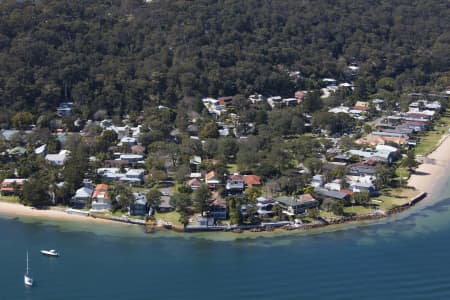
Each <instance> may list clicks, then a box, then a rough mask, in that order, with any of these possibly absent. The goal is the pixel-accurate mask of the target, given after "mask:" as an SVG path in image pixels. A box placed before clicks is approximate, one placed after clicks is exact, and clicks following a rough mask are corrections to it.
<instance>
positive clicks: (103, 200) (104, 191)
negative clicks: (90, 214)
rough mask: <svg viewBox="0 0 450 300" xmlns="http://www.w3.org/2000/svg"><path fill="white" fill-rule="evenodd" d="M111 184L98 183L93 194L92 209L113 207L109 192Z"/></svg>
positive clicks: (100, 209)
mask: <svg viewBox="0 0 450 300" xmlns="http://www.w3.org/2000/svg"><path fill="white" fill-rule="evenodd" d="M108 189H109V185H107V184H97V185H96V186H95V190H94V193H93V194H92V208H91V211H98V212H102V211H108V210H109V209H111V198H110V196H109V194H108Z"/></svg>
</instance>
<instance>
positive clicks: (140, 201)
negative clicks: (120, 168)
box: [130, 193, 148, 216]
mask: <svg viewBox="0 0 450 300" xmlns="http://www.w3.org/2000/svg"><path fill="white" fill-rule="evenodd" d="M133 196H134V201H132V203H131V204H130V215H132V216H145V215H147V211H148V205H147V197H146V196H145V195H144V194H141V193H133Z"/></svg>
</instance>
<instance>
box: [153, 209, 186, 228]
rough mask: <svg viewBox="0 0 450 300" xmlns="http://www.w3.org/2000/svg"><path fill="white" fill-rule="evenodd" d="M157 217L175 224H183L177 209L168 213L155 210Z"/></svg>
mask: <svg viewBox="0 0 450 300" xmlns="http://www.w3.org/2000/svg"><path fill="white" fill-rule="evenodd" d="M155 218H156V219H157V220H163V221H166V222H170V223H172V224H173V225H175V226H183V224H181V223H180V221H179V220H180V214H179V213H177V212H176V211H171V212H166V213H159V212H155Z"/></svg>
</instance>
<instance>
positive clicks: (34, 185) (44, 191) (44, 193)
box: [20, 175, 51, 207]
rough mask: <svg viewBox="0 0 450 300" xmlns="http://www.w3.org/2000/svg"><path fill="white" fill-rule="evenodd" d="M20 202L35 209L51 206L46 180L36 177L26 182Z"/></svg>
mask: <svg viewBox="0 0 450 300" xmlns="http://www.w3.org/2000/svg"><path fill="white" fill-rule="evenodd" d="M20 201H21V202H22V203H24V204H26V205H31V206H35V207H43V206H47V205H49V204H50V203H51V201H50V195H49V189H48V184H47V183H46V182H45V178H43V177H40V176H39V175H36V176H33V177H31V178H30V180H28V181H27V182H25V183H24V185H23V187H22V192H21V193H20Z"/></svg>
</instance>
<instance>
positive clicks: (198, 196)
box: [192, 184, 211, 216]
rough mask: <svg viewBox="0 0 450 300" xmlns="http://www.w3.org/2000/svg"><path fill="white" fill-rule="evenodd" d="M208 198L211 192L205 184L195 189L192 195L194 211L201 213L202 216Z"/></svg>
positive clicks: (208, 200)
mask: <svg viewBox="0 0 450 300" xmlns="http://www.w3.org/2000/svg"><path fill="white" fill-rule="evenodd" d="M210 198H211V192H210V190H209V188H208V186H207V185H206V184H203V185H202V186H200V187H199V188H198V189H196V190H195V191H194V193H193V195H192V200H193V204H194V211H195V212H198V213H201V215H202V216H203V213H204V212H206V211H207V210H208V209H209V205H210Z"/></svg>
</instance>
